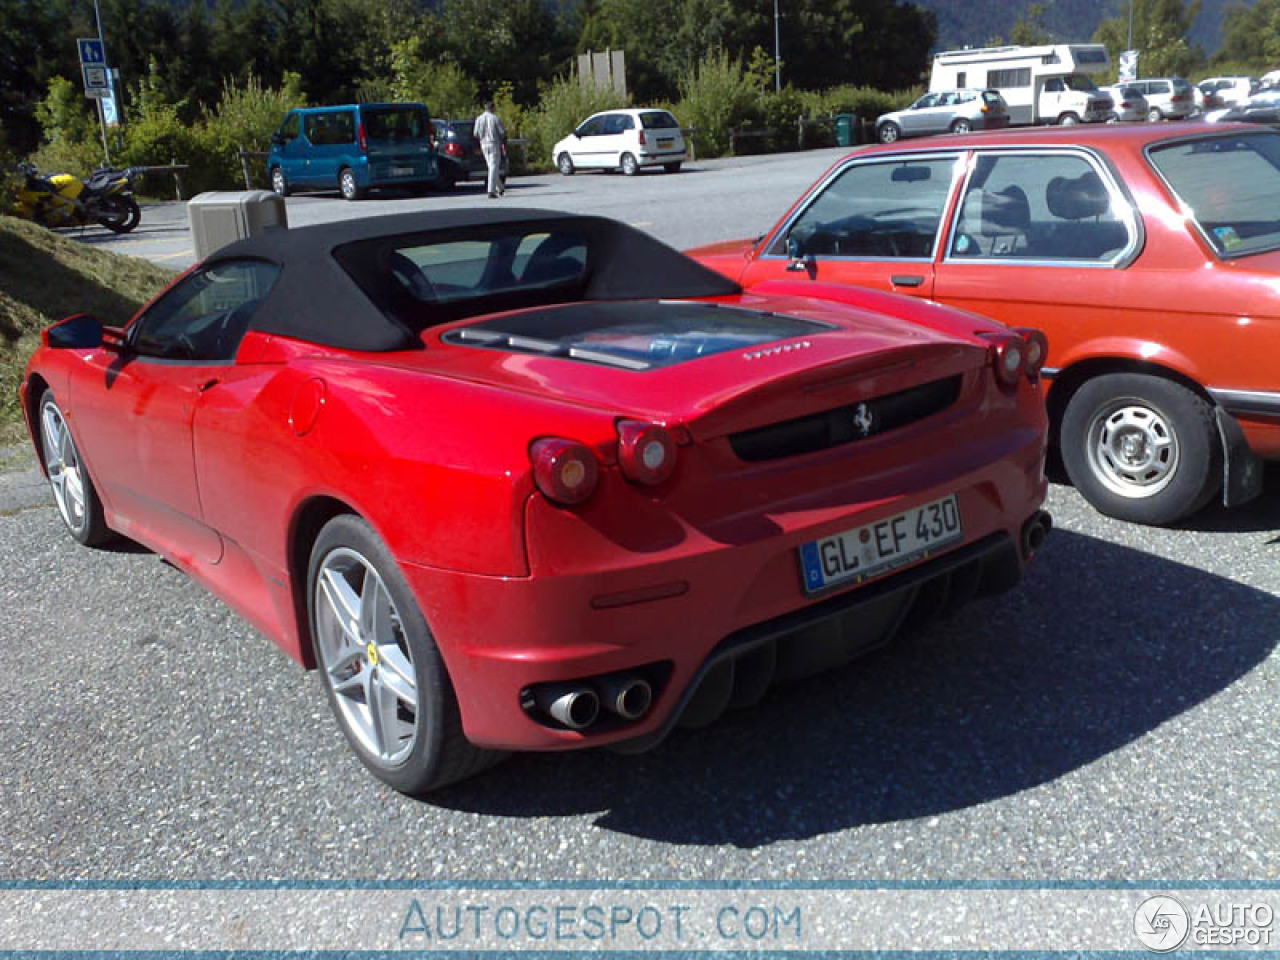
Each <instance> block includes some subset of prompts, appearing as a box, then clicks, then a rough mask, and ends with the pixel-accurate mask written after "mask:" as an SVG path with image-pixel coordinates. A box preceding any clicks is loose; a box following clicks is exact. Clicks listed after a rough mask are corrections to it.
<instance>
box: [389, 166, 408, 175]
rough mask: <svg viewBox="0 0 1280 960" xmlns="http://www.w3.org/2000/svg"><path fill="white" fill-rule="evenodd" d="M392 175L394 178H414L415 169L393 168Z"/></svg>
mask: <svg viewBox="0 0 1280 960" xmlns="http://www.w3.org/2000/svg"><path fill="white" fill-rule="evenodd" d="M391 175H392V176H393V177H412V176H413V167H392V168H391Z"/></svg>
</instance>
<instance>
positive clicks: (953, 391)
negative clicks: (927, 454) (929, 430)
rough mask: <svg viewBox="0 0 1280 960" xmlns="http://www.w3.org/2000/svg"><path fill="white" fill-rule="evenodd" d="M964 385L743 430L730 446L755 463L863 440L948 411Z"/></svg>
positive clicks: (948, 384)
mask: <svg viewBox="0 0 1280 960" xmlns="http://www.w3.org/2000/svg"><path fill="white" fill-rule="evenodd" d="M960 381H961V377H960V375H959V374H957V375H956V376H954V377H946V378H944V379H942V380H934V381H931V382H930V383H925V384H921V385H920V386H918V387H912V388H911V389H909V390H902V391H900V392H899V393H890V394H886V395H885V396H883V397H875V398H874V399H871V400H864V401H862V402H860V403H851V404H847V405H845V406H843V407H837V408H836V409H834V410H824V411H823V412H822V413H811V414H809V415H808V416H804V417H797V418H796V419H794V420H784V421H783V422H782V423H771V424H769V425H768V426H767V427H756V428H755V429H753V430H743V431H742V432H741V433H734V434H731V435H730V436H729V445H730V447H732V448H733V452H734V453H735V454H736V455H737V456H738V458H739V459H741V460H746V461H748V462H751V463H755V462H759V461H762V460H778V459H781V458H782V457H794V456H798V455H799V454H802V453H813V452H814V451H816V450H827V449H829V448H831V447H838V446H841V445H843V444H846V443H853V442H854V441H856V440H864V439H866V438H867V437H874V436H876V435H878V434H881V433H885V432H886V431H889V430H896V429H898V428H899V427H905V426H907V425H908V424H911V423H915V422H916V421H917V420H923V419H924V418H925V417H931V416H933V415H934V414H935V413H938V412H940V411H942V410H945V409H946V408H947V407H949V406H951V404H953V403H955V402H956V398H957V397H959V396H960Z"/></svg>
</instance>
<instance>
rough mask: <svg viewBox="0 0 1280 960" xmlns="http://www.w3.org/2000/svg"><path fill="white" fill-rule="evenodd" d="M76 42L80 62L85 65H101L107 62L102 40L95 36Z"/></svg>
mask: <svg viewBox="0 0 1280 960" xmlns="http://www.w3.org/2000/svg"><path fill="white" fill-rule="evenodd" d="M76 44H77V45H78V46H79V47H80V62H81V63H83V64H84V65H85V66H102V65H103V64H105V63H106V62H107V55H106V53H104V52H103V49H102V41H101V40H99V39H98V38H97V37H91V38H89V39H87V40H77V41H76Z"/></svg>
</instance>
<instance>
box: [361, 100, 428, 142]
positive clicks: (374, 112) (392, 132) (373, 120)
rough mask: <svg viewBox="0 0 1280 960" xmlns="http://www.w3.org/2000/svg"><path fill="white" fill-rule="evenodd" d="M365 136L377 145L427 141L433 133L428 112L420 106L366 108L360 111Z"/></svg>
mask: <svg viewBox="0 0 1280 960" xmlns="http://www.w3.org/2000/svg"><path fill="white" fill-rule="evenodd" d="M360 119H361V122H363V123H364V132H365V136H366V137H368V138H369V139H370V140H371V141H374V142H376V143H393V142H394V143H402V142H404V141H407V140H425V139H426V138H427V134H428V133H429V132H430V131H431V121H430V119H429V118H428V117H427V111H426V110H424V109H422V107H419V106H413V105H409V104H406V105H405V106H402V107H365V108H364V109H363V110H361V111H360Z"/></svg>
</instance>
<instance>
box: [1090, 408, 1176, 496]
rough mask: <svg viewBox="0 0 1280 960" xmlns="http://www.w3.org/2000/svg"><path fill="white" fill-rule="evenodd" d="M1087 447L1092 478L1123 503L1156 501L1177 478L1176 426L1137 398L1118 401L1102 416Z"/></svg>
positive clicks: (1092, 428) (1097, 416)
mask: <svg viewBox="0 0 1280 960" xmlns="http://www.w3.org/2000/svg"><path fill="white" fill-rule="evenodd" d="M1085 442H1086V454H1087V456H1088V458H1089V467H1090V469H1091V470H1092V471H1093V473H1094V476H1096V477H1097V478H1098V480H1099V481H1100V482H1101V483H1102V485H1103V486H1105V487H1106V488H1107V489H1108V490H1110V491H1111V492H1112V493H1116V494H1119V495H1120V496H1122V497H1128V498H1129V499H1134V500H1137V499H1144V498H1146V497H1154V496H1155V495H1156V494H1157V493H1159V492H1160V491H1161V490H1163V489H1164V488H1165V487H1167V486H1168V485H1169V484H1170V483H1171V482H1172V480H1173V478H1174V475H1175V474H1176V473H1177V472H1178V460H1179V450H1178V435H1177V433H1175V432H1174V430H1173V426H1172V424H1171V423H1170V421H1169V420H1168V418H1166V417H1165V415H1164V414H1162V413H1161V412H1160V411H1159V410H1157V409H1156V408H1155V407H1153V406H1152V405H1151V404H1150V403H1148V402H1146V401H1144V400H1139V399H1137V398H1136V397H1118V398H1116V399H1115V400H1113V401H1111V402H1110V403H1108V404H1106V405H1105V406H1104V407H1102V408H1101V409H1100V410H1098V412H1097V413H1096V414H1095V415H1094V417H1093V420H1092V422H1091V423H1090V424H1089V433H1088V436H1087V438H1086V441H1085Z"/></svg>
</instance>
